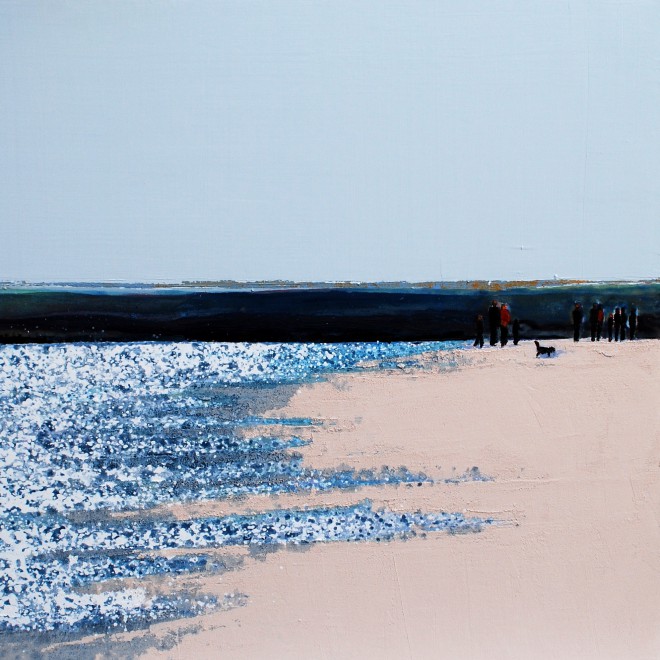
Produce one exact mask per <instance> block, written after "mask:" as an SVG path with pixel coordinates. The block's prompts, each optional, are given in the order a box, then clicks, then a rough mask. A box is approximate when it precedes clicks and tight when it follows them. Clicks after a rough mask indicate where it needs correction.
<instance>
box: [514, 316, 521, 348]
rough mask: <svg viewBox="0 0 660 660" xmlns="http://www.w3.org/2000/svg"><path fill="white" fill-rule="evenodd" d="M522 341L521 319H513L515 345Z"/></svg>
mask: <svg viewBox="0 0 660 660" xmlns="http://www.w3.org/2000/svg"><path fill="white" fill-rule="evenodd" d="M519 341H520V321H519V320H518V319H513V345H514V346H518V342H519Z"/></svg>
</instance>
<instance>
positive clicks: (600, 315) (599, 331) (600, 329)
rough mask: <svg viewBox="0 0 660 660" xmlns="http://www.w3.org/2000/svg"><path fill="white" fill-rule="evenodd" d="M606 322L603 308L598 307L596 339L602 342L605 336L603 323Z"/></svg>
mask: <svg viewBox="0 0 660 660" xmlns="http://www.w3.org/2000/svg"><path fill="white" fill-rule="evenodd" d="M604 320H605V312H604V311H603V306H602V305H598V318H597V319H596V339H597V340H598V341H600V337H601V335H602V334H603V321H604Z"/></svg>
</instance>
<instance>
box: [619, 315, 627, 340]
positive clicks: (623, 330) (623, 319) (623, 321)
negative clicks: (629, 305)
mask: <svg viewBox="0 0 660 660" xmlns="http://www.w3.org/2000/svg"><path fill="white" fill-rule="evenodd" d="M626 321H628V314H626V308H625V307H622V308H621V339H620V340H619V341H623V340H624V339H625V338H626Z"/></svg>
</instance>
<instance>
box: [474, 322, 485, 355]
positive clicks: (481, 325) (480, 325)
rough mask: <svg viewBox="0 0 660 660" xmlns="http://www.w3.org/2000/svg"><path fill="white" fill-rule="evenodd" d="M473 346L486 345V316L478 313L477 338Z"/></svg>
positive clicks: (481, 346)
mask: <svg viewBox="0 0 660 660" xmlns="http://www.w3.org/2000/svg"><path fill="white" fill-rule="evenodd" d="M473 346H479V348H483V346H484V317H483V316H482V315H481V314H478V315H477V338H476V339H475V340H474V344H473Z"/></svg>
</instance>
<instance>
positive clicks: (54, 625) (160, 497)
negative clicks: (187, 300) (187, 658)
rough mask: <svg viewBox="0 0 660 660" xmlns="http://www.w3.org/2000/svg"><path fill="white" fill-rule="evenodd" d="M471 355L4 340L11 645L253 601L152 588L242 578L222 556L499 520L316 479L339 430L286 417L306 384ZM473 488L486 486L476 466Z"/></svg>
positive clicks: (376, 348) (432, 350)
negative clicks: (396, 507) (318, 452)
mask: <svg viewBox="0 0 660 660" xmlns="http://www.w3.org/2000/svg"><path fill="white" fill-rule="evenodd" d="M463 346H465V344H464V343H463V342H457V341H455V342H451V341H448V342H408V343H405V342H395V343H379V342H369V343H354V342H353V343H350V342H349V343H335V344H333V343H323V344H318V343H317V344H315V343H221V342H195V341H179V342H123V343H122V342H115V343H96V342H86V343H84V342H83V343H50V344H31V343H25V344H5V345H2V346H0V437H1V442H0V650H1V649H2V645H3V644H5V645H6V644H9V643H12V640H17V639H18V640H23V639H25V635H29V634H35V635H40V636H41V637H40V639H42V640H43V639H46V640H49V639H51V640H52V639H56V638H57V639H61V635H62V634H64V635H68V636H69V637H67V639H69V638H70V637H71V636H74V637H75V636H78V637H82V636H84V635H87V634H89V633H92V632H94V633H105V634H108V633H112V632H115V631H126V630H136V629H141V628H147V627H148V626H150V625H151V624H153V623H157V622H160V621H167V620H172V619H186V618H189V617H195V616H198V615H200V614H204V613H208V612H211V611H215V610H217V609H230V608H233V607H240V606H246V605H248V606H249V598H250V595H249V594H240V593H228V594H225V595H224V596H223V597H218V596H217V594H216V595H213V594H205V593H204V592H203V590H201V591H200V590H199V589H190V588H188V587H184V586H180V587H177V586H174V587H172V588H171V589H169V590H166V591H162V590H158V589H156V590H155V589H154V588H153V584H154V579H155V578H159V577H161V578H162V577H163V576H166V577H176V576H195V575H200V574H203V575H211V574H218V573H222V572H224V571H229V570H237V569H239V568H241V566H240V564H241V561H242V560H241V559H240V558H239V559H237V558H233V559H232V558H231V557H230V556H229V555H222V554H219V551H221V550H223V549H231V548H237V547H243V548H245V547H247V548H249V549H250V550H254V549H260V548H261V549H263V548H271V549H277V548H283V547H287V546H297V547H301V546H310V545H313V544H316V543H330V542H336V543H349V542H387V541H395V540H397V539H405V538H408V537H410V536H414V535H417V534H429V533H436V532H450V533H457V532H466V531H467V532H479V531H480V530H482V529H483V528H484V527H485V526H487V525H489V524H493V523H494V521H492V520H490V519H481V518H466V517H464V516H463V515H462V514H460V513H448V512H442V511H426V512H420V511H411V512H406V513H401V512H396V513H395V512H393V511H389V510H382V509H376V508H374V507H373V506H372V504H371V503H370V502H369V501H368V500H362V499H360V497H359V491H360V489H361V488H363V487H365V486H374V485H376V486H378V485H382V486H384V487H385V486H388V485H389V486H393V485H399V486H402V487H406V486H410V487H416V486H417V484H423V483H424V482H428V481H429V477H428V476H427V475H426V474H424V473H422V472H419V471H411V470H409V469H408V468H407V467H406V466H405V465H403V466H379V467H378V468H376V469H373V470H352V469H349V468H346V467H341V466H337V467H336V468H335V469H318V468H315V467H314V466H312V465H308V464H306V463H305V462H304V461H303V454H302V453H301V452H302V451H304V448H305V447H306V446H307V445H309V444H310V443H311V442H313V433H311V430H313V428H314V427H315V426H317V425H323V424H325V423H327V420H323V419H315V418H290V417H286V416H279V415H277V414H273V413H272V411H273V410H280V409H282V408H283V407H284V406H285V405H286V402H287V401H288V400H289V398H290V397H291V396H292V395H293V393H294V392H295V391H297V389H298V388H300V387H301V386H304V385H309V384H313V383H314V382H317V381H320V380H323V379H326V378H328V377H331V376H332V375H333V374H338V373H352V372H364V371H387V370H392V369H410V370H413V371H414V370H416V369H424V368H426V367H425V364H426V358H427V357H428V356H429V355H438V354H442V355H443V356H445V359H444V360H443V363H442V364H443V368H446V369H452V368H455V367H456V366H457V362H456V361H455V360H454V357H453V356H455V355H456V353H457V349H459V348H461V347H463ZM269 411H271V412H269ZM458 479H459V480H460V479H463V480H484V481H485V480H488V477H487V476H484V475H482V474H481V473H480V472H479V470H478V468H473V469H471V470H469V471H467V472H466V473H465V475H462V476H460V477H459V478H458ZM343 489H348V490H351V491H355V492H356V504H354V505H352V506H344V507H326V508H319V507H318V506H316V507H302V508H300V507H299V508H297V509H277V510H274V511H273V510H268V511H266V512H261V513H259V512H256V513H250V514H242V515H238V514H236V515H228V516H223V517H208V516H206V517H205V516H200V515H194V514H191V515H190V517H188V518H186V519H181V517H180V516H179V517H175V516H174V515H172V514H171V512H170V507H172V506H173V505H180V504H186V503H196V502H207V501H209V500H235V501H241V498H245V497H247V496H255V495H259V496H264V497H267V496H272V495H277V494H283V493H296V494H299V495H303V496H304V495H305V494H306V493H312V492H316V493H318V492H331V491H339V490H343ZM175 584H186V583H185V582H176V583H175ZM44 635H45V637H44ZM58 635H60V637H58ZM5 648H8V647H5Z"/></svg>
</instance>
